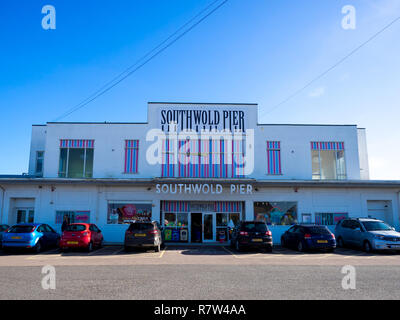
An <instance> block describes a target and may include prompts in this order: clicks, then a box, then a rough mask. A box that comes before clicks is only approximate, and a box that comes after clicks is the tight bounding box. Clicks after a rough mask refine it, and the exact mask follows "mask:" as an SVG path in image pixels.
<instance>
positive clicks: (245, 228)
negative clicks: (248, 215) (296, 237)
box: [231, 221, 273, 252]
mask: <svg viewBox="0 0 400 320" xmlns="http://www.w3.org/2000/svg"><path fill="white" fill-rule="evenodd" d="M272 245H273V244H272V233H271V231H270V230H269V229H268V226H267V224H266V223H264V222H261V221H243V222H240V223H239V224H238V225H237V226H236V227H235V228H234V229H233V232H232V238H231V247H232V248H235V249H236V250H237V251H242V250H243V249H244V248H261V249H264V250H265V251H267V252H271V251H272Z"/></svg>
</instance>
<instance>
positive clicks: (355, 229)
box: [350, 221, 364, 247]
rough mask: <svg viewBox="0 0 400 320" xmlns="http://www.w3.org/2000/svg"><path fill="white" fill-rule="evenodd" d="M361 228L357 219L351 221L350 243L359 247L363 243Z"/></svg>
mask: <svg viewBox="0 0 400 320" xmlns="http://www.w3.org/2000/svg"><path fill="white" fill-rule="evenodd" d="M363 236H364V234H363V229H362V226H361V224H360V222H358V221H353V224H352V230H351V237H350V238H351V243H352V245H354V246H357V247H361V246H362V245H363Z"/></svg>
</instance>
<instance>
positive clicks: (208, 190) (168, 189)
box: [156, 183, 253, 195]
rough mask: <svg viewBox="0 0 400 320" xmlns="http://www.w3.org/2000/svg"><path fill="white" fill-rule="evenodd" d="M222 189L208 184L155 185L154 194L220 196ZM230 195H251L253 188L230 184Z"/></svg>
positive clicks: (219, 185) (249, 185) (247, 185)
mask: <svg viewBox="0 0 400 320" xmlns="http://www.w3.org/2000/svg"><path fill="white" fill-rule="evenodd" d="M223 191H224V188H223V186H222V185H221V184H210V183H196V184H186V183H171V184H167V183H164V184H156V193H164V194H221V193H223ZM230 193H231V194H238V195H239V194H240V195H244V194H253V186H252V185H251V184H231V185H230Z"/></svg>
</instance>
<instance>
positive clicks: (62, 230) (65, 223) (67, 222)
mask: <svg viewBox="0 0 400 320" xmlns="http://www.w3.org/2000/svg"><path fill="white" fill-rule="evenodd" d="M68 225H69V219H68V216H67V215H65V216H64V221H63V223H62V225H61V232H64V231H65V230H66V229H67V227H68Z"/></svg>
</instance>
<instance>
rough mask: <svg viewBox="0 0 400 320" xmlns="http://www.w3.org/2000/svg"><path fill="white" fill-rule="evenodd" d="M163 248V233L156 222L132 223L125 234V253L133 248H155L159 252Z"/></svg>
mask: <svg viewBox="0 0 400 320" xmlns="http://www.w3.org/2000/svg"><path fill="white" fill-rule="evenodd" d="M163 246H164V236H163V231H162V228H161V227H160V225H159V223H158V222H156V221H151V222H150V221H149V222H132V223H131V224H130V225H129V228H128V230H126V232H125V241H124V248H125V251H130V250H131V249H133V248H154V249H155V251H156V252H159V251H160V250H161V247H163Z"/></svg>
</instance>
